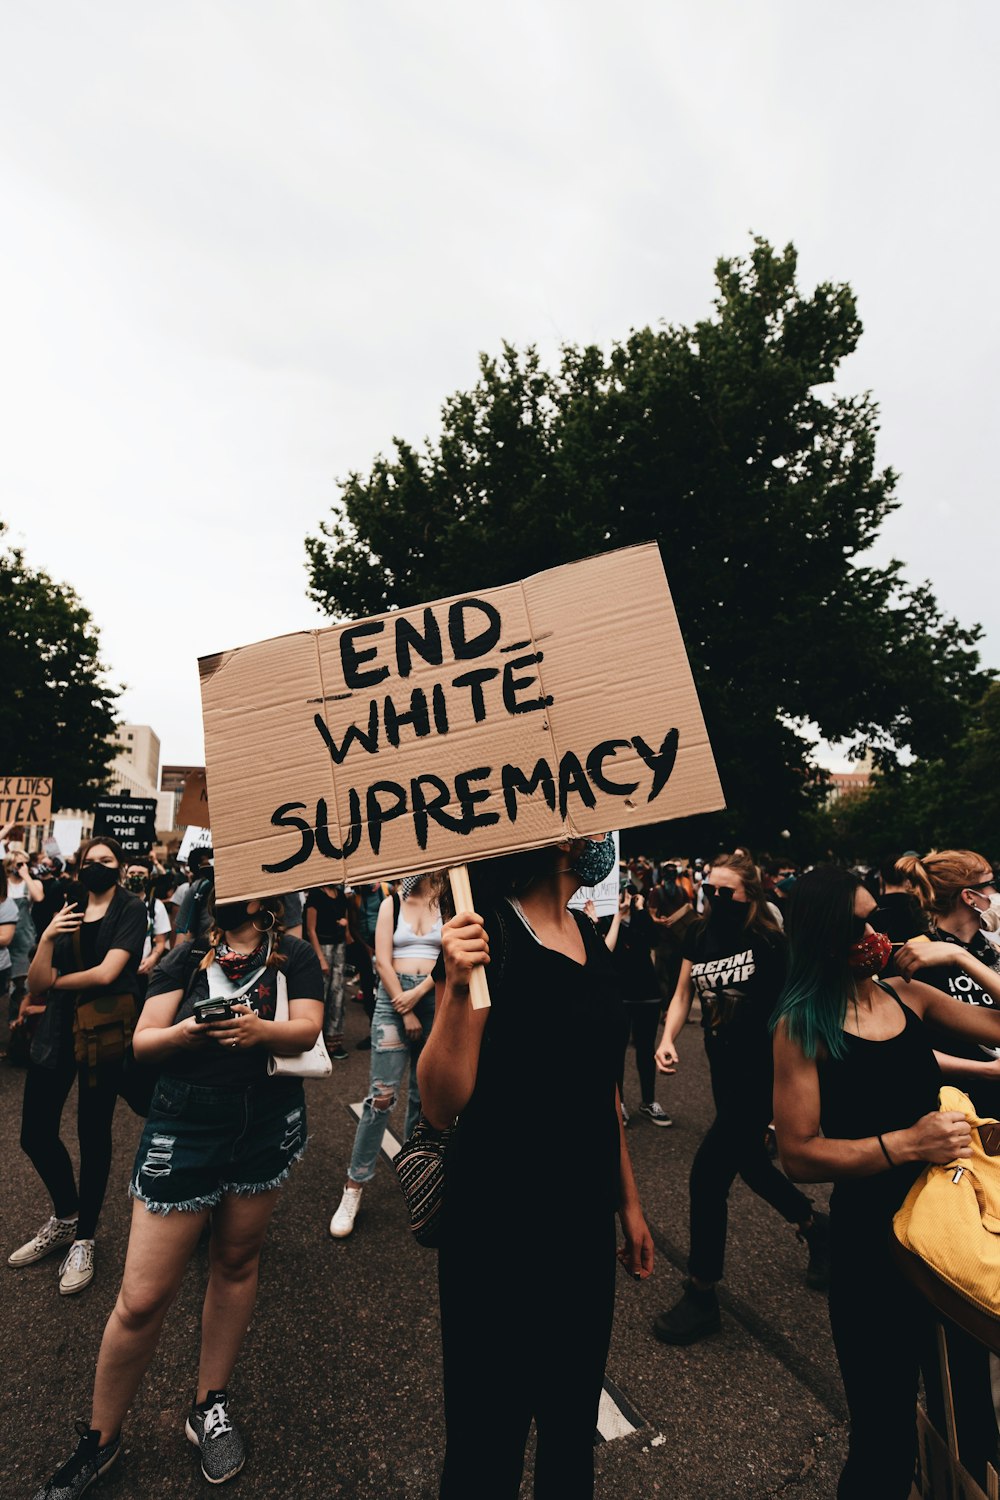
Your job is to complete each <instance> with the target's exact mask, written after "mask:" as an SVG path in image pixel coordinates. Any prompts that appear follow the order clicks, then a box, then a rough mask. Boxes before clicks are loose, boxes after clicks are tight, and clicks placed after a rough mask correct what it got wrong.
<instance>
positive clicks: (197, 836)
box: [177, 824, 212, 860]
mask: <svg viewBox="0 0 1000 1500" xmlns="http://www.w3.org/2000/svg"><path fill="white" fill-rule="evenodd" d="M211 847H212V830H211V828H195V826H194V825H193V824H192V825H191V826H190V827H189V828H187V829H185V831H184V837H183V839H182V840H181V847H180V849H179V850H178V851H177V858H178V859H181V860H186V859H187V857H188V855H189V854H190V853H191V850H192V849H211Z"/></svg>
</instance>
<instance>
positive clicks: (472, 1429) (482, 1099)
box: [418, 838, 653, 1500]
mask: <svg viewBox="0 0 1000 1500" xmlns="http://www.w3.org/2000/svg"><path fill="white" fill-rule="evenodd" d="M614 859H615V853H614V845H613V843H612V841H611V839H610V838H605V839H573V840H565V841H562V842H560V843H558V844H555V845H550V846H548V847H546V848H543V849H538V850H532V851H528V852H524V853H521V854H516V855H512V856H509V857H507V858H504V859H500V860H495V861H490V862H488V863H485V864H477V865H475V866H473V869H472V871H471V873H472V876H473V879H474V881H475V886H476V889H477V891H478V893H479V903H480V905H481V907H482V910H483V911H484V913H485V916H478V915H475V914H473V913H470V912H460V913H459V914H458V915H457V916H456V917H454V918H453V919H452V920H451V921H450V922H449V923H448V924H447V925H446V926H445V928H444V931H443V934H442V942H443V954H442V959H441V961H440V962H439V963H438V965H437V966H436V968H435V981H436V990H437V1012H436V1019H435V1023H434V1030H433V1031H432V1032H431V1035H430V1037H429V1039H428V1041H427V1044H426V1046H425V1047H424V1051H423V1055H422V1057H421V1059H420V1064H419V1068H418V1072H419V1078H420V1095H421V1099H422V1101H423V1111H424V1115H425V1117H426V1119H427V1120H428V1122H429V1124H430V1125H432V1126H433V1127H435V1128H437V1129H444V1128H446V1127H448V1126H450V1125H452V1123H453V1122H454V1120H455V1117H456V1116H458V1117H459V1118H458V1125H457V1127H456V1129H455V1132H454V1135H453V1136H452V1138H451V1142H450V1145H449V1148H448V1157H447V1172H446V1180H445V1192H444V1208H443V1225H442V1239H441V1248H440V1292H441V1332H442V1342H443V1350H444V1404H445V1421H446V1426H447V1452H446V1455H445V1461H444V1470H443V1474H442V1478H441V1491H440V1493H441V1497H442V1500H468V1497H469V1496H471V1495H475V1496H476V1497H477V1500H513V1497H514V1496H516V1495H517V1494H518V1492H519V1487H520V1483H521V1473H522V1469H523V1466H524V1450H525V1443H526V1441H527V1436H528V1429H529V1427H530V1425H531V1421H532V1418H534V1420H535V1423H536V1428H537V1434H538V1447H537V1456H536V1461H535V1495H536V1497H537V1500H570V1497H572V1500H584V1497H586V1496H590V1495H592V1494H593V1484H594V1432H595V1430H596V1427H597V1409H598V1404H599V1401H600V1395H601V1388H602V1382H603V1378H604V1366H605V1362H606V1359H607V1352H608V1344H609V1340H610V1336H611V1321H612V1315H613V1310H614V1292H615V1276H614V1271H615V1233H614V1216H615V1212H616V1210H617V1212H618V1214H619V1216H620V1218H621V1223H622V1228H623V1230H624V1233H625V1244H624V1247H623V1248H622V1250H621V1251H619V1258H620V1259H621V1261H622V1263H623V1264H624V1265H625V1267H626V1268H627V1269H628V1270H629V1271H630V1272H631V1274H632V1275H633V1276H634V1277H636V1279H637V1280H642V1279H644V1278H645V1277H647V1276H648V1275H649V1274H650V1271H651V1270H652V1265H653V1243H652V1238H651V1236H650V1234H649V1230H648V1229H647V1227H646V1222H645V1219H644V1217H643V1214H642V1209H641V1207H640V1204H639V1196H638V1192H637V1190H636V1185H635V1179H634V1177H633V1175H632V1168H631V1164H630V1162H629V1156H628V1150H627V1148H626V1146H625V1138H624V1133H623V1130H622V1124H621V1112H620V1108H619V1103H618V1090H617V1073H618V1055H619V1049H618V1034H619V1026H620V1017H619V1001H618V995H617V988H616V984H615V977H614V968H613V960H612V957H611V954H610V953H609V952H608V949H607V947H606V946H605V943H604V941H603V939H602V938H601V936H600V935H599V933H598V932H597V931H596V929H595V928H594V926H593V923H592V922H591V921H590V920H589V919H588V918H587V917H585V916H584V915H583V914H582V913H577V912H571V911H570V910H568V908H567V903H568V901H569V899H570V897H571V896H572V895H573V893H574V892H575V891H576V890H577V889H578V888H579V887H580V886H581V885H596V884H599V882H600V881H601V880H603V879H604V878H605V876H606V875H607V874H608V873H609V871H610V870H611V869H612V868H613V865H614ZM486 963H488V964H489V966H490V967H489V971H488V977H489V987H490V998H491V1005H490V1007H489V1008H485V1009H480V1010H476V1009H473V1007H472V1005H471V1002H470V995H469V985H470V980H471V976H472V974H473V971H474V970H475V968H476V967H477V965H480V964H486ZM565 1080H571V1086H572V1091H573V1129H572V1133H571V1135H570V1136H569V1137H568V1139H567V1145H566V1149H565V1150H564V1151H561V1152H555V1151H553V1150H552V1149H551V1142H548V1143H546V1145H545V1147H544V1149H543V1147H542V1145H541V1144H540V1143H539V1142H537V1141H536V1142H534V1143H533V1142H532V1139H531V1137H532V1135H533V1134H534V1132H535V1129H536V1125H537V1121H538V1120H539V1118H540V1117H543V1116H545V1115H546V1113H548V1114H549V1115H550V1116H552V1117H553V1118H554V1117H555V1115H556V1113H557V1111H558V1109H559V1107H560V1100H561V1098H562V1093H563V1085H564V1082H565ZM568 1237H569V1239H568Z"/></svg>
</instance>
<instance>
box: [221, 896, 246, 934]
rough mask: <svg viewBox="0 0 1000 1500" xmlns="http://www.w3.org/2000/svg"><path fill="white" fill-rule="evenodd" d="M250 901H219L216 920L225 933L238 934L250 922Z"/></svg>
mask: <svg viewBox="0 0 1000 1500" xmlns="http://www.w3.org/2000/svg"><path fill="white" fill-rule="evenodd" d="M249 907H250V903H249V901H217V902H216V903H215V920H216V921H217V922H218V924H219V926H220V927H221V928H222V930H223V932H236V931H238V930H239V928H241V927H245V926H246V924H247V922H249V920H250V911H249Z"/></svg>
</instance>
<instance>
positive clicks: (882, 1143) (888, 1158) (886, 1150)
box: [876, 1136, 896, 1167]
mask: <svg viewBox="0 0 1000 1500" xmlns="http://www.w3.org/2000/svg"><path fill="white" fill-rule="evenodd" d="M876 1140H877V1141H878V1143H879V1145H880V1146H881V1147H882V1155H883V1156H884V1157H885V1159H886V1161H887V1162H888V1163H889V1165H890V1167H894V1166H895V1165H896V1163H895V1162H894V1161H893V1159H892V1157H891V1156H890V1155H889V1148H888V1146H887V1145H886V1143H885V1141H884V1140H883V1139H882V1137H881V1136H877V1137H876Z"/></svg>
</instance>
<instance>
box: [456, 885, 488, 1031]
mask: <svg viewBox="0 0 1000 1500" xmlns="http://www.w3.org/2000/svg"><path fill="white" fill-rule="evenodd" d="M448 878H449V880H450V881H451V898H452V900H453V901H454V903H455V915H456V916H457V915H458V913H459V912H461V911H467V912H472V911H475V909H476V908H475V907H474V906H473V904H472V886H471V885H470V883H469V867H468V865H452V867H451V869H450V870H449V871H448ZM469 998H470V1000H471V1001H472V1009H473V1010H487V1009H488V1008H489V1004H490V987H489V985H488V984H487V983H486V970H485V969H484V968H483V967H482V965H479V966H478V967H477V968H475V969H473V971H472V975H471V978H470V979H469Z"/></svg>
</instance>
